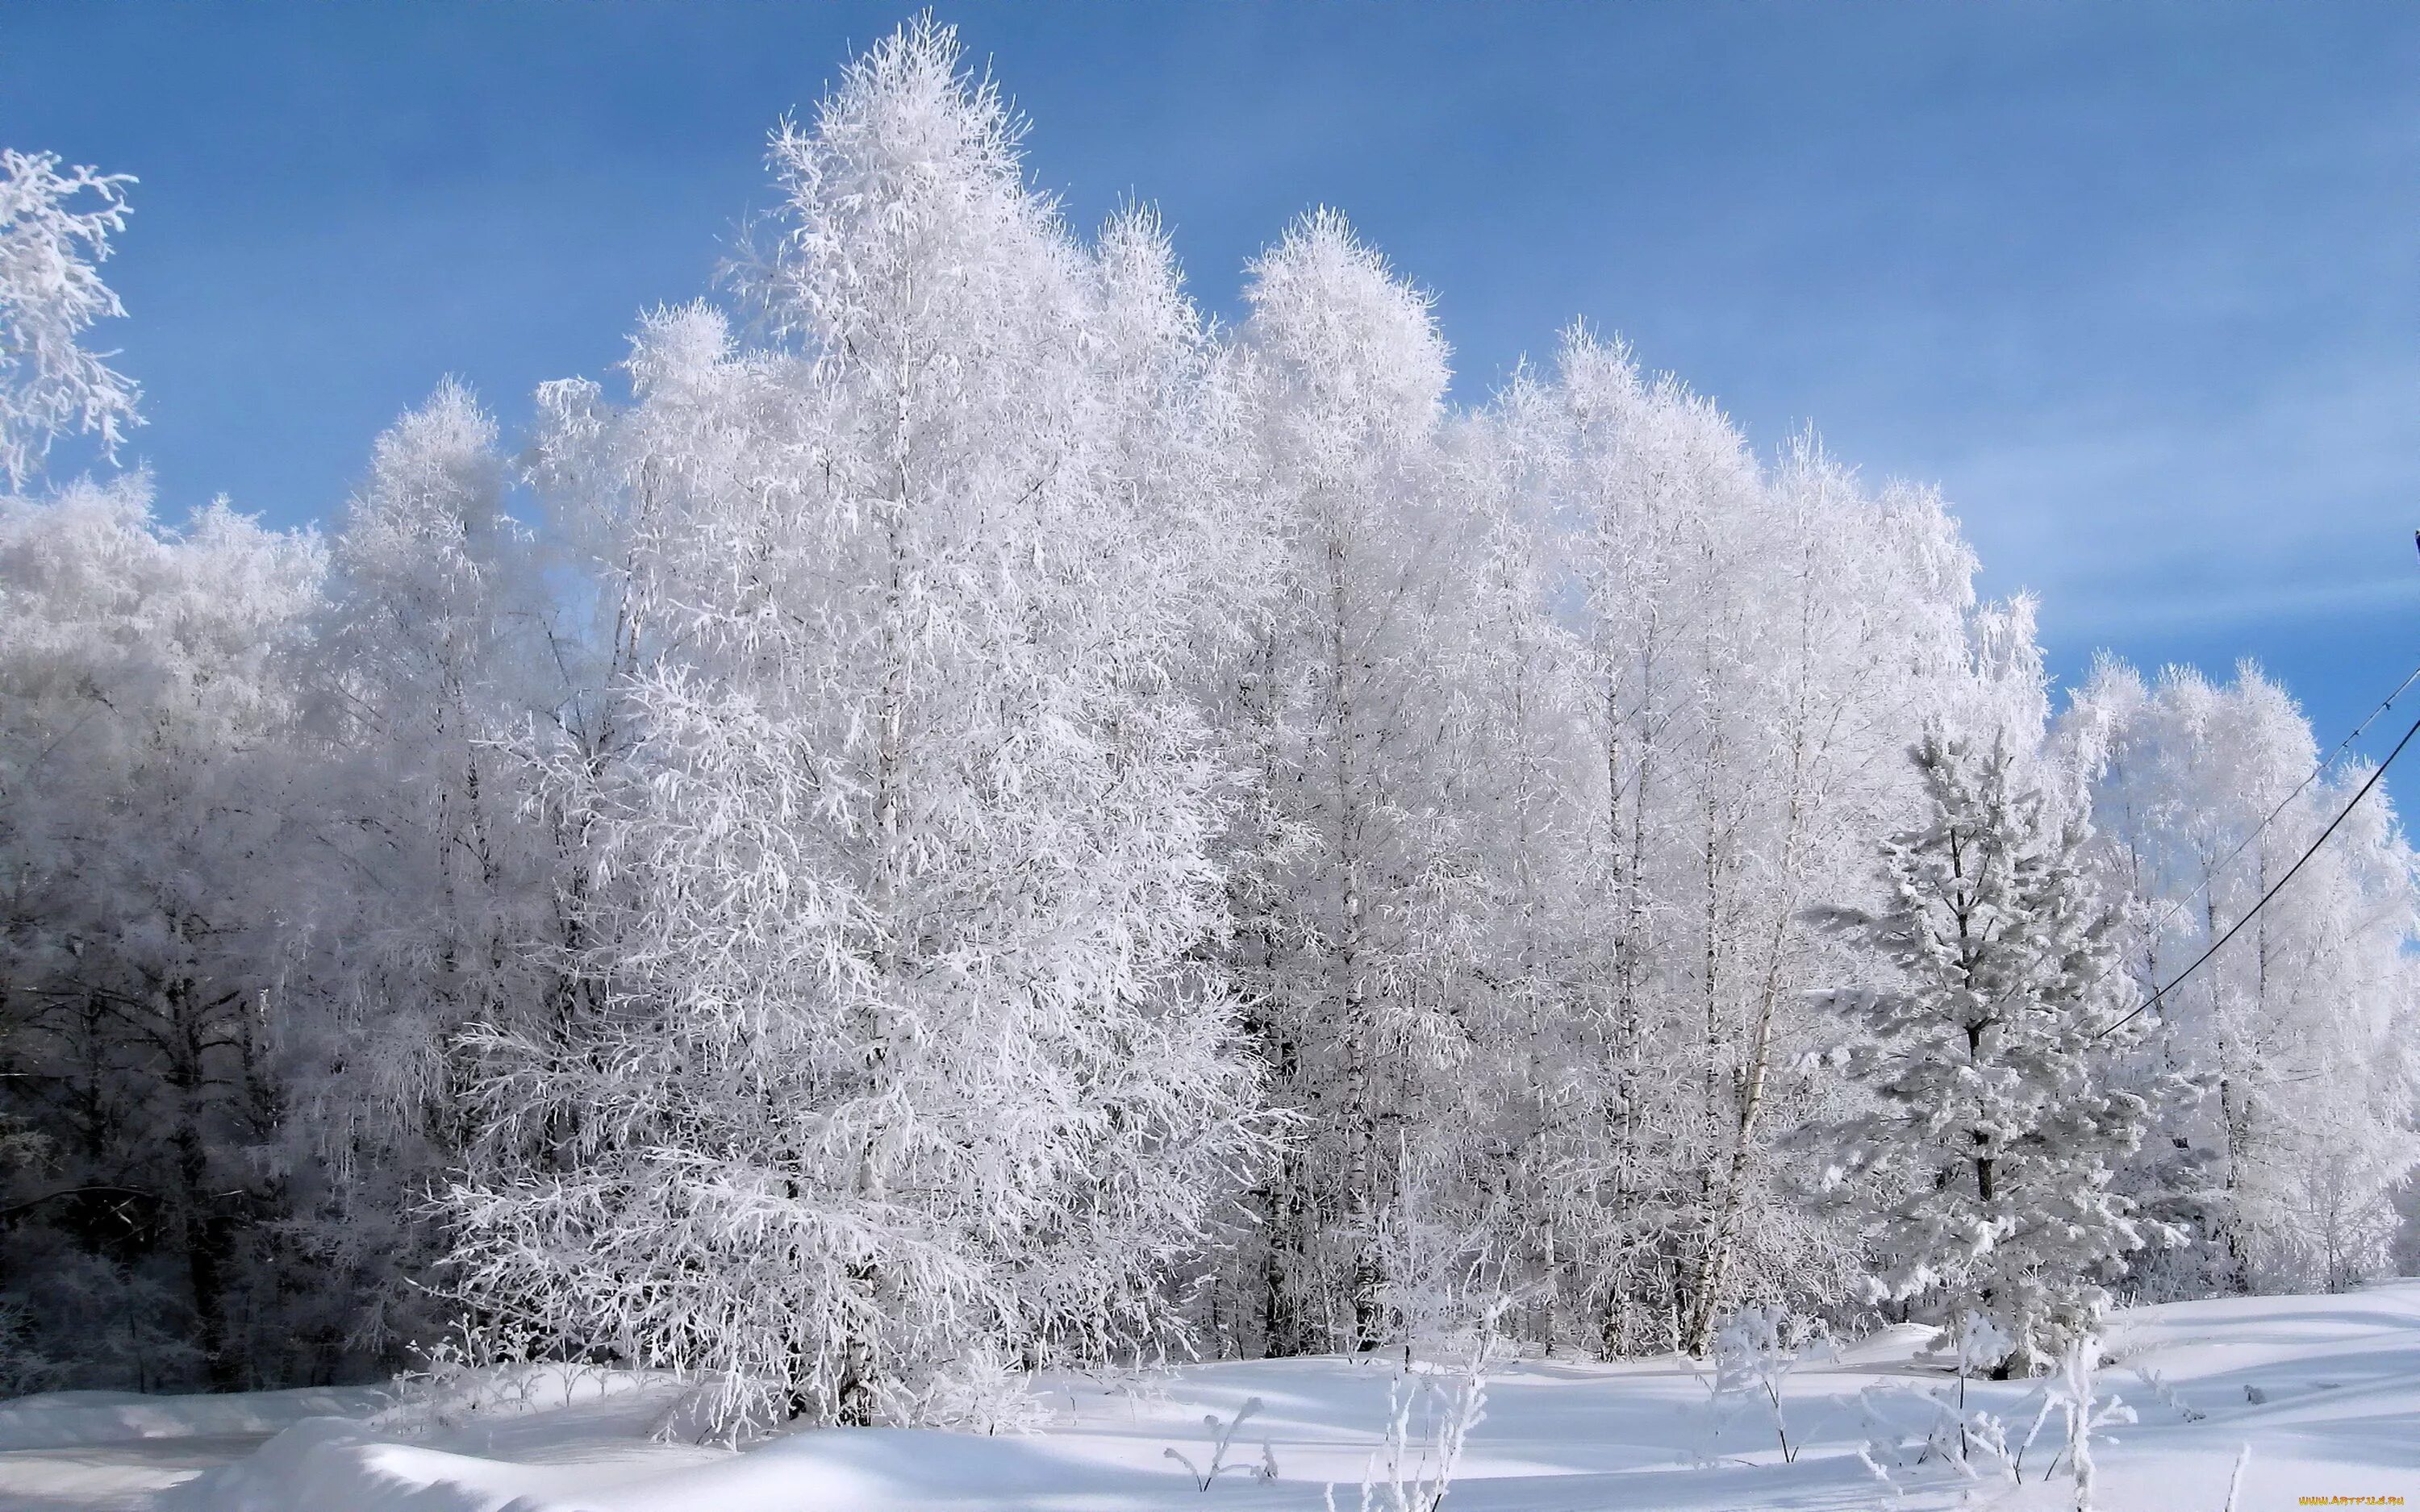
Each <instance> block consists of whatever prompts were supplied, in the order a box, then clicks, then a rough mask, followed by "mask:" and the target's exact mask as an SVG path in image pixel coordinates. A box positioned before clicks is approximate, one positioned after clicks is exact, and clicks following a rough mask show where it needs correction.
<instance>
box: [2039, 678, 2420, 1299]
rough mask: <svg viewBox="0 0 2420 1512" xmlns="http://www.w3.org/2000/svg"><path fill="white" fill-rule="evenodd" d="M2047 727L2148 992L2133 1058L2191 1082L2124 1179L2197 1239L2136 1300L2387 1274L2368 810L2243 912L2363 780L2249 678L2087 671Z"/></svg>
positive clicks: (2385, 997) (2326, 1284)
mask: <svg viewBox="0 0 2420 1512" xmlns="http://www.w3.org/2000/svg"><path fill="white" fill-rule="evenodd" d="M2061 733H2062V737H2063V738H2064V740H2065V741H2067V742H2068V743H2069V745H2070V746H2071V748H2072V749H2073V750H2074V752H2075V755H2076V759H2077V760H2078V761H2079V763H2080V764H2082V765H2083V766H2084V767H2085V768H2086V770H2087V771H2088V772H2089V774H2090V776H2091V779H2092V783H2091V800H2092V803H2093V807H2094V812H2095V815H2096V823H2097V827H2098V829H2099V832H2100V838H2099V841H2098V843H2097V844H2096V847H2095V853H2096V856H2098V858H2099V860H2100V862H2101V867H2102V875H2103V877H2104V878H2105V879H2106V884H2107V886H2108V887H2110V888H2111V889H2112V890H2113V891H2115V892H2116V893H2118V895H2119V896H2121V897H2123V898H2124V899H2126V900H2127V902H2128V905H2129V906H2128V912H2127V922H2126V928H2125V930H2124V931H2123V934H2122V939H2123V949H2122V959H2123V961H2124V963H2125V964H2126V966H2127V968H2128V976H2129V978H2130V980H2131V984H2132V986H2133V989H2134V991H2135V992H2136V994H2137V995H2138V1000H2140V1001H2144V1002H2150V1001H2151V999H2153V998H2154V997H2155V996H2156V998H2157V1001H2156V1003H2155V1004H2154V1005H2153V1006H2151V1007H2149V1008H2147V1009H2146V1010H2145V1012H2144V1015H2143V1016H2144V1019H2145V1020H2146V1022H2147V1024H2148V1028H2147V1031H2146V1033H2147V1038H2148V1040H2149V1043H2148V1044H2147V1046H2146V1047H2145V1050H2144V1052H2143V1055H2144V1057H2145V1059H2146V1060H2147V1062H2149V1064H2152V1065H2155V1066H2160V1067H2166V1068H2173V1069H2175V1070H2178V1071H2180V1072H2191V1073H2194V1074H2196V1075H2199V1076H2201V1077H2203V1078H2204V1079H2206V1080H2207V1081H2208V1083H2209V1084H2210V1086H2211V1096H2210V1097H2209V1098H2208V1099H2206V1100H2204V1101H2202V1102H2200V1103H2178V1104H2171V1105H2167V1106H2164V1107H2163V1108H2162V1109H2161V1110H2160V1111H2161V1120H2160V1132H2161V1134H2162V1135H2164V1137H2162V1138H2159V1139H2156V1140H2154V1141H2152V1143H2151V1145H2150V1147H2149V1148H2150V1150H2151V1152H2153V1153H2155V1154H2157V1155H2158V1156H2159V1157H2160V1158H2159V1160H2158V1162H2157V1163H2156V1164H2155V1165H2149V1166H2147V1167H2146V1168H2145V1169H2143V1170H2141V1171H2140V1172H2138V1173H2137V1174H2136V1178H2135V1179H2136V1180H2137V1181H2138V1182H2139V1183H2140V1184H2141V1185H2142V1186H2143V1187H2144V1189H2145V1193H2146V1200H2147V1201H2156V1202H2162V1203H2164V1204H2166V1205H2167V1207H2168V1208H2169V1209H2170V1210H2172V1211H2173V1212H2174V1214H2175V1216H2176V1217H2177V1218H2178V1219H2179V1220H2180V1221H2190V1222H2192V1223H2193V1224H2194V1225H2195V1227H2197V1228H2199V1229H2200V1230H2201V1231H2202V1237H2203V1238H2204V1240H2205V1241H2206V1242H2204V1243H2202V1244H2199V1245H2196V1246H2195V1248H2194V1249H2193V1250H2192V1251H2190V1252H2185V1253H2180V1254H2179V1255H2175V1256H2169V1257H2156V1263H2155V1264H2154V1265H2153V1266H2152V1267H2151V1268H2150V1269H2149V1272H2148V1273H2147V1274H2146V1275H2145V1277H2144V1280H2145V1283H2146V1284H2148V1285H2150V1286H2152V1287H2154V1288H2159V1289H2162V1290H2167V1291H2181V1292H2186V1293H2192V1292H2197V1291H2199V1290H2202V1289H2204V1288H2210V1287H2212V1286H2216V1287H2222V1288H2260V1289H2269V1288H2335V1287H2341V1286H2345V1285H2349V1284H2350V1283H2351V1282H2352V1281H2354V1280H2356V1279H2358V1278H2360V1277H2362V1276H2365V1275H2366V1274H2370V1273H2375V1272H2376V1271H2378V1270H2379V1269H2381V1268H2382V1267H2384V1266H2386V1265H2388V1264H2389V1263H2390V1250H2391V1245H2392V1242H2393V1240H2394V1237H2395V1235H2396V1232H2397V1227H2398V1226H2399V1218H2398V1215H2397V1211H2396V1208H2395V1195H2396V1191H2397V1185H2398V1183H2400V1182H2401V1181H2402V1180H2404V1179H2405V1177H2406V1175H2407V1173H2409V1172H2410V1171H2411V1170H2412V1167H2413V1165H2414V1163H2415V1161H2420V1141H2415V1137H2414V1129H2413V1123H2414V1115H2413V1108H2414V1107H2415V1105H2420V1095H2416V1094H2415V1091H2414V1077H2415V1073H2420V1064H2416V1063H2415V1061H2414V1059H2413V1057H2412V1054H2411V1053H2410V1051H2409V1049H2408V1048H2407V1047H2408V1045H2409V1043H2410V1035H2411V1025H2412V1015H2413V1013H2414V1011H2415V1008H2420V999H2415V993H2420V973H2415V971H2414V970H2413V969H2412V964H2411V962H2410V959H2409V954H2408V952H2409V948H2410V942H2411V939H2412V925H2413V920H2414V917H2415V895H2414V891H2413V889H2414V887H2415V865H2414V859H2413V856H2412V851H2411V848H2410V845H2409V843H2408V841H2406V840H2405V839H2404V837H2403V835H2402V833H2401V830H2400V827H2399V826H2398V825H2397V823H2396V821H2395V817H2394V811H2393V810H2392V808H2391V806H2390V805H2389V804H2388V803H2387V802H2386V801H2385V795H2383V793H2382V792H2373V793H2371V794H2370V795H2369V796H2368V797H2367V798H2366V799H2364V800H2363V805H2362V807H2361V808H2359V809H2357V810H2353V812H2352V813H2351V814H2350V816H2349V817H2348V818H2347V820H2346V822H2345V823H2344V824H2343V825H2341V826H2340V827H2339V828H2338V829H2337V830H2336V832H2335V834H2334V835H2333V836H2331V837H2330V838H2329V840H2328V842H2327V844H2326V846H2324V847H2323V848H2322V849H2320V850H2319V852H2318V853H2317V854H2315V855H2313V856H2311V857H2310V859H2309V860H2308V862H2307V863H2305V864H2304V867H2303V869H2302V871H2301V872H2297V873H2296V874H2295V875H2294V878H2293V880H2292V882H2291V883H2290V884H2288V886H2287V887H2284V888H2283V889H2281V890H2279V891H2278V892H2277V894H2276V896H2275V897H2273V898H2272V899H2271V900H2270V901H2269V902H2268V903H2267V904H2266V905H2265V906H2262V907H2261V908H2260V909H2259V912H2258V913H2257V914H2252V913H2251V910H2252V908H2253V907H2254V905H2255V903H2257V902H2258V900H2259V899H2260V898H2261V897H2262V895H2263V894H2265V893H2268V892H2269V891H2270V890H2271V888H2272V887H2273V885H2274V884H2276V883H2277V882H2278V881H2279V880H2280V879H2281V878H2283V877H2284V876H2285V874H2286V872H2287V871H2288V868H2290V867H2291V866H2293V864H2294V863H2295V862H2296V860H2298V859H2300V858H2301V857H2302V856H2303V854H2304V850H2305V849H2306V848H2307V847H2308V846H2309V845H2310V844H2311V843H2312V842H2313V841H2315V840H2316V839H2317V838H2318V837H2319V833H2320V832H2321V831H2322V830H2323V829H2325V828H2326V826H2327V825H2328V823H2329V821H2330V820H2331V819H2333V818H2334V817H2335V815H2336V813H2337V812H2338V811H2340V810H2343V809H2344V807H2345V805H2346V804H2347V803H2349V802H2350V800H2351V798H2352V795H2353V794H2354V793H2355V792H2356V791H2358V789H2359V788H2360V787H2361V785H2362V783H2363V781H2364V780H2365V779H2366V777H2367V775H2368V774H2367V773H2366V771H2363V770H2361V769H2359V768H2358V767H2355V768H2351V769H2348V770H2343V771H2331V772H2327V773H2324V774H2321V773H2318V772H2316V770H2315V769H2316V768H2317V766H2318V765H2319V750H2318V748H2317V743H2316V742H2315V741H2314V740H2313V739H2312V735H2311V730H2310V726H2309V724H2308V722H2307V721H2306V720H2305V719H2304V717H2303V715H2302V711H2301V710H2300V709H2298V708H2297V707H2296V706H2295V705H2294V702H2293V701H2292V700H2291V699H2290V698H2289V697H2288V695H2287V693H2286V691H2285V690H2284V689H2283V688H2281V687H2278V686H2277V685H2276V684H2275V683H2273V682H2271V681H2270V680H2268V679H2267V678H2265V677H2263V676H2261V675H2260V673H2259V672H2258V671H2257V670H2256V669H2253V668H2251V667H2248V666H2247V667H2244V668H2242V669H2240V670H2239V671H2238V674H2237V677H2236V679H2235V681H2234V682H2233V683H2232V684H2228V685H2216V684H2213V683H2211V682H2210V681H2209V680H2208V679H2206V678H2204V677H2202V676H2201V675H2200V674H2198V673H2196V672H2193V671H2188V670H2184V669H2171V670H2169V671H2164V672H2163V673H2162V674H2161V675H2160V676H2159V677H2158V678H2157V679H2156V680H2155V681H2148V682H2147V681H2146V680H2145V679H2144V678H2143V677H2141V676H2140V675H2139V674H2137V673H2135V672H2134V671H2132V670H2131V669H2128V668H2126V667H2123V666H2121V665H2118V664H2117V663H2115V662H2103V663H2102V665H2101V666H2100V667H2098V668H2097V669H2096V670H2095V671H2094V674H2093V677H2092V679H2091V681H2090V682H2089V683H2088V684H2087V685H2086V687H2085V688H2084V689H2083V690H2082V691H2081V692H2080V693H2079V694H2078V695H2077V698H2076V700H2075V702H2074V705H2073V707H2072V708H2071V710H2070V711H2069V712H2068V713H2067V715H2066V716H2065V717H2063V719H2062V721H2061ZM2247 916H2248V917H2247ZM2239 925H2241V926H2242V927H2241V928H2240V929H2239V928H2238V926H2239ZM2230 931H2235V932H2236V937H2235V939H2234V940H2233V941H2232V942H2231V943H2229V944H2228V945H2227V946H2226V949H2223V950H2221V951H2220V952H2219V953H2218V954H2217V955H2215V956H2212V957H2211V959H2210V960H2209V961H2207V962H2205V963H2203V964H2200V965H2199V966H2198V967H2196V968H2195V970H2194V973H2193V975H2192V976H2191V977H2190V978H2189V979H2186V980H2184V981H2183V982H2182V983H2181V984H2180V985H2176V986H2174V987H2173V988H2171V983H2174V982H2175V981H2176V979H2177V978H2178V977H2179V976H2180V973H2182V972H2183V971H2184V970H2185V969H2186V968H2187V967H2188V966H2189V965H2192V964H2193V963H2194V962H2195V959H2196V958H2198V957H2200V956H2201V955H2203V954H2204V953H2205V952H2206V951H2207V950H2208V949H2210V948H2211V946H2212V945H2213V944H2214V943H2216V942H2217V941H2218V940H2219V939H2221V938H2222V937H2224V936H2225V935H2226V934H2227V933H2229V932H2230ZM2163 989H2170V990H2166V991H2164V990H2163Z"/></svg>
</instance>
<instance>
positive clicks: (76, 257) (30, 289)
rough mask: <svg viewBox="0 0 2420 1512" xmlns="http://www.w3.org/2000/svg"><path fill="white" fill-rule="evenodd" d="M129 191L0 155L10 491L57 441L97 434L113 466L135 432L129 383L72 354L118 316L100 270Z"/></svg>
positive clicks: (45, 159)
mask: <svg viewBox="0 0 2420 1512" xmlns="http://www.w3.org/2000/svg"><path fill="white" fill-rule="evenodd" d="M132 182H134V180H133V179H132V177H129V176H128V175H125V174H104V173H100V172H97V171H96V170H94V169H91V168H84V167H76V168H68V169H66V170H65V171H62V170H61V168H60V165H59V159H58V157H57V155H56V154H54V153H49V152H34V153H26V152H19V151H16V150H15V149H13V148H0V481H5V482H6V483H7V484H8V486H9V487H10V488H12V489H16V488H23V486H25V483H26V480H27V479H29V478H31V477H32V476H34V475H35V474H36V473H38V472H39V471H41V468H42V463H43V461H44V459H45V458H47V457H48V456H49V455H50V452H51V445H52V443H53V441H54V440H56V439H57V438H58V437H60V436H62V435H67V434H71V433H73V434H83V435H89V436H93V437H96V438H98V440H99V441H100V443H101V449H102V451H103V452H104V453H105V454H107V455H111V456H113V457H114V456H115V455H116V449H117V444H118V442H119V441H120V440H122V439H123V438H124V435H125V432H126V428H127V427H128V426H130V425H132V424H137V423H138V422H137V417H136V415H135V398H136V391H135V386H134V384H133V383H132V381H131V380H130V379H128V378H126V376H125V375H123V374H121V373H119V372H117V371H116V369H114V368H112V367H110V366H109V364H108V363H105V362H104V361H102V359H103V357H105V356H107V355H109V354H107V353H94V352H90V351H87V350H85V347H83V346H82V345H81V343H82V339H83V336H84V333H85V331H86V329H88V328H89V327H90V326H91V325H92V324H93V322H94V321H96V320H101V319H106V318H108V317H110V316H122V315H124V314H125V313H126V311H125V308H124V307H123V306H122V305H120V304H119V303H118V300H117V296H116V294H115V293H113V292H112V291H111V290H110V287H109V285H107V284H104V283H103V282H101V263H102V262H103V261H105V260H107V258H108V256H109V254H110V251H111V248H110V244H109V239H110V238H111V237H113V236H115V235H116V234H117V233H118V232H120V231H123V230H125V229H126V215H127V205H126V186H127V185H129V184H132Z"/></svg>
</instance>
